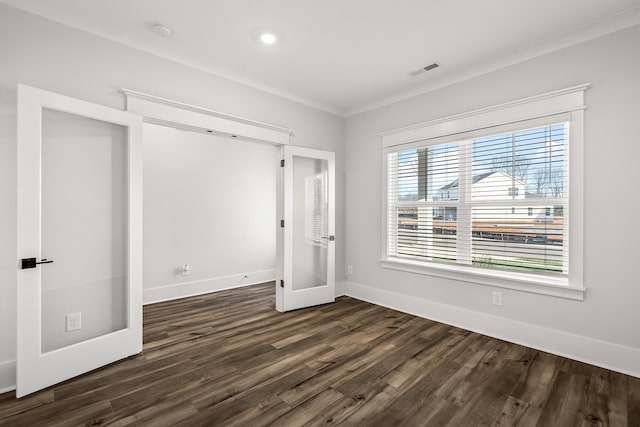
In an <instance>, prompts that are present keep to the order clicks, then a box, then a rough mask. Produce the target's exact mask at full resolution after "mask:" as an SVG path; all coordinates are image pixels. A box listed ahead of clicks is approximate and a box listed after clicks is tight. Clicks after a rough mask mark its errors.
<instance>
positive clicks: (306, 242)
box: [276, 146, 335, 311]
mask: <svg viewBox="0 0 640 427" xmlns="http://www.w3.org/2000/svg"><path fill="white" fill-rule="evenodd" d="M280 159H281V168H280V169H281V173H280V174H279V183H278V190H279V194H278V199H279V200H278V219H279V221H280V224H279V225H280V228H279V233H278V274H277V280H276V309H277V310H278V311H289V310H295V309H299V308H304V307H310V306H313V305H319V304H326V303H329V302H333V301H334V300H335V155H334V153H332V152H329V151H321V150H313V149H309V148H302V147H292V146H284V147H282V148H281V150H280Z"/></svg>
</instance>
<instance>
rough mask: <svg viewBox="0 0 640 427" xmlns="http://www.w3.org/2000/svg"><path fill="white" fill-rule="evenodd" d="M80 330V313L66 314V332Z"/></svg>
mask: <svg viewBox="0 0 640 427" xmlns="http://www.w3.org/2000/svg"><path fill="white" fill-rule="evenodd" d="M78 329H82V313H71V314H67V332H71V331H77V330H78Z"/></svg>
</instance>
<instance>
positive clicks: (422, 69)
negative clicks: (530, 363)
mask: <svg viewBox="0 0 640 427" xmlns="http://www.w3.org/2000/svg"><path fill="white" fill-rule="evenodd" d="M439 66H440V65H439V64H438V63H437V62H434V63H433V64H431V65H427V66H426V67H422V68H419V69H417V70H415V71H414V72H412V73H411V75H412V76H417V75H418V74H422V73H424V72H425V71H431V70H433V69H434V68H438V67H439Z"/></svg>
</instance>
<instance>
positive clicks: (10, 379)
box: [0, 360, 16, 394]
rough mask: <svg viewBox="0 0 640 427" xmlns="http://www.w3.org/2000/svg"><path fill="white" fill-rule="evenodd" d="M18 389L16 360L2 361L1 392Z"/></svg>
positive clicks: (0, 366)
mask: <svg viewBox="0 0 640 427" xmlns="http://www.w3.org/2000/svg"><path fill="white" fill-rule="evenodd" d="M15 389H16V361H15V360H7V361H6V362H0V394H1V393H6V392H8V391H12V390H15Z"/></svg>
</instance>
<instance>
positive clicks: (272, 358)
mask: <svg viewBox="0 0 640 427" xmlns="http://www.w3.org/2000/svg"><path fill="white" fill-rule="evenodd" d="M273 289H274V285H273V283H270V284H264V285H257V286H251V287H248V288H242V289H237V290H231V291H224V292H219V293H216V294H209V295H204V296H198V297H192V298H186V299H182V300H177V301H170V302H166V303H160V304H154V305H150V306H146V307H145V308H144V325H145V326H144V342H145V344H144V351H143V352H142V354H140V355H138V356H136V357H132V358H129V359H126V360H124V361H121V362H117V363H114V364H112V365H109V366H106V367H104V368H101V369H98V370H96V371H93V372H91V373H88V374H86V375H83V376H81V377H78V378H76V379H73V380H70V381H67V382H64V383H62V384H59V385H56V386H54V387H51V388H49V389H46V390H43V391H41V392H39V393H36V394H34V395H32V396H28V397H25V398H23V399H20V400H17V399H15V394H14V393H13V392H11V393H5V394H3V395H0V425H3V426H4V425H10V426H22V425H24V426H38V425H43V426H57V425H63V426H67V425H68V426H75V425H94V426H95V425H115V426H127V425H158V426H162V425H167V426H174V425H184V426H199V425H202V426H219V425H241V426H259V425H269V424H272V425H277V426H302V425H305V426H307V425H333V424H343V425H359V426H391V425H409V426H413V425H420V426H443V425H452V426H477V425H503V426H507V425H518V426H535V425H537V426H601V425H602V426H605V425H610V426H626V425H631V426H639V425H640V379H638V378H633V377H629V376H626V375H622V374H619V373H616V372H612V371H608V370H606V369H601V368H597V367H594V366H590V365H586V364H583V363H579V362H575V361H572V360H569V359H565V358H562V357H558V356H553V355H551V354H548V353H544V352H540V351H537V350H533V349H530V348H526V347H522V346H519V345H515V344H510V343H507V342H504V341H500V340H497V339H493V338H489V337H486V336H483V335H479V334H476V333H472V332H468V331H465V330H462V329H458V328H455V327H451V326H447V325H443V324H440V323H436V322H432V321H429V320H425V319H422V318H419V317H415V316H411V315H408V314H404V313H400V312H397V311H393V310H390V309H386V308H383V307H379V306H376V305H372V304H369V303H365V302H362V301H358V300H355V299H352V298H348V297H342V298H338V300H337V301H336V303H335V304H330V305H326V306H319V307H315V308H310V309H305V310H299V311H296V312H292V313H286V314H281V313H277V312H276V311H275V310H274V290H273Z"/></svg>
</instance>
